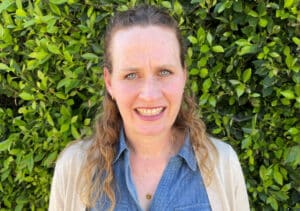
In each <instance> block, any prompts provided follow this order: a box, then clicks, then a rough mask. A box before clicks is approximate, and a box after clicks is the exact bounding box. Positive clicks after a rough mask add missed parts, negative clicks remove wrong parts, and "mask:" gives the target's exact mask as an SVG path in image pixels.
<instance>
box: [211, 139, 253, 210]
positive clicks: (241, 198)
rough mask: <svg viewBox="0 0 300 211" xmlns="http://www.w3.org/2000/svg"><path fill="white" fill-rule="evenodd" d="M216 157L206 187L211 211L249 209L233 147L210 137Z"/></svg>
mask: <svg viewBox="0 0 300 211" xmlns="http://www.w3.org/2000/svg"><path fill="white" fill-rule="evenodd" d="M211 140H212V142H213V144H214V145H215V147H216V149H217V152H218V158H217V160H216V166H215V168H214V173H213V176H212V179H211V184H209V185H208V187H207V192H208V196H209V199H210V202H211V206H212V210H213V211H240V210H243V211H249V210H250V208H249V201H248V195H247V189H246V185H245V180H244V176H243V172H242V168H241V165H240V162H239V159H238V156H237V154H236V152H235V151H234V150H233V148H232V147H231V146H230V145H229V144H226V143H224V142H222V141H220V140H218V139H214V138H211Z"/></svg>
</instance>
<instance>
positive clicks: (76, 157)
mask: <svg viewBox="0 0 300 211" xmlns="http://www.w3.org/2000/svg"><path fill="white" fill-rule="evenodd" d="M81 145H82V142H77V143H74V144H72V145H71V146H69V147H67V148H66V149H65V150H64V151H63V152H62V153H61V155H60V156H59V158H58V160H57V162H56V166H55V170H54V175H53V178H52V184H51V193H50V202H49V207H48V210H49V211H69V210H72V211H73V210H74V211H84V210H85V206H84V204H83V203H82V202H81V200H80V197H79V194H78V191H77V185H78V179H79V174H80V169H81V165H82V163H83V159H84V156H83V154H84V153H83V149H82V148H81Z"/></svg>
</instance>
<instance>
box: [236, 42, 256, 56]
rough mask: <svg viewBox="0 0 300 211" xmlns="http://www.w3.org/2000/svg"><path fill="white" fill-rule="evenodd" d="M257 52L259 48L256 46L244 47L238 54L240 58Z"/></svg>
mask: <svg viewBox="0 0 300 211" xmlns="http://www.w3.org/2000/svg"><path fill="white" fill-rule="evenodd" d="M256 52H257V47H256V46H254V45H251V46H244V47H242V48H241V50H240V51H239V52H238V54H239V55H240V56H243V55H245V54H253V53H256Z"/></svg>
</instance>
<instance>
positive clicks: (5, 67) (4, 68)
mask: <svg viewBox="0 0 300 211" xmlns="http://www.w3.org/2000/svg"><path fill="white" fill-rule="evenodd" d="M0 70H9V67H8V66H7V65H6V64H4V63H0Z"/></svg>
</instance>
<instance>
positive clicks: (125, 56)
mask: <svg viewBox="0 0 300 211" xmlns="http://www.w3.org/2000/svg"><path fill="white" fill-rule="evenodd" d="M110 52H111V57H112V58H111V59H112V67H113V68H112V72H111V73H109V71H108V70H107V69H105V70H104V78H105V83H106V88H107V90H108V92H109V93H110V94H111V96H112V97H113V98H114V100H115V101H116V103H117V106H118V109H119V111H120V114H121V116H122V119H123V124H124V129H125V131H126V134H127V135H129V136H130V134H132V135H144V136H154V135H158V134H159V135H163V134H166V133H169V132H170V129H171V128H172V125H173V123H174V122H175V119H176V117H177V114H178V112H179V109H180V106H181V101H182V95H183V91H184V86H185V81H186V70H185V69H184V68H183V67H182V65H181V62H180V52H179V43H178V40H177V38H176V35H175V33H174V31H172V30H171V29H168V28H165V27H160V26H146V27H140V26H134V27H130V28H127V29H122V30H118V31H116V32H115V33H114V34H113V37H112V41H111V47H110Z"/></svg>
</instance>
